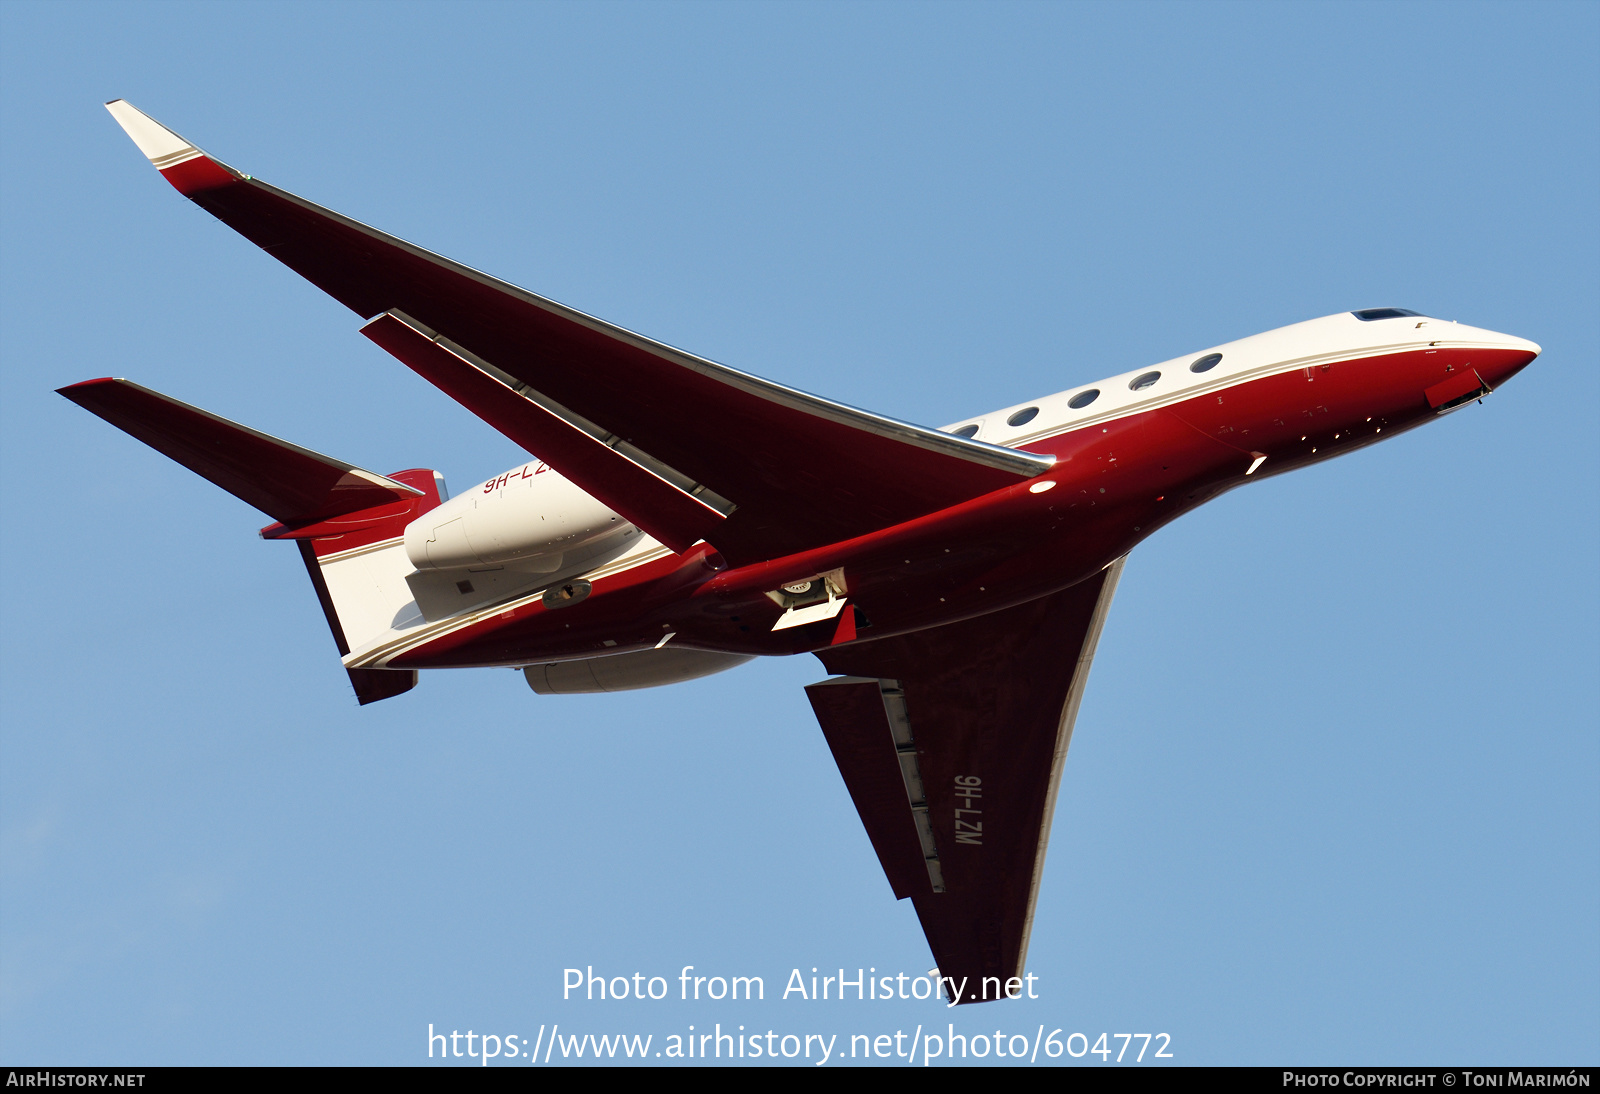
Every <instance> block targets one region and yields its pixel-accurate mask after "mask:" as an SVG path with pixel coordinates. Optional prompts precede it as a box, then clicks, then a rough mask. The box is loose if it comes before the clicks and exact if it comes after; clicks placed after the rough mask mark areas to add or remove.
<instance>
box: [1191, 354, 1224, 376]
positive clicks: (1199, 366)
mask: <svg viewBox="0 0 1600 1094" xmlns="http://www.w3.org/2000/svg"><path fill="white" fill-rule="evenodd" d="M1221 363H1222V354H1220V353H1208V354H1206V355H1205V356H1204V357H1200V358H1197V359H1196V360H1195V363H1194V364H1192V365H1190V366H1189V371H1190V372H1205V371H1207V370H1208V369H1214V368H1216V367H1217V366H1218V365H1220V364H1221Z"/></svg>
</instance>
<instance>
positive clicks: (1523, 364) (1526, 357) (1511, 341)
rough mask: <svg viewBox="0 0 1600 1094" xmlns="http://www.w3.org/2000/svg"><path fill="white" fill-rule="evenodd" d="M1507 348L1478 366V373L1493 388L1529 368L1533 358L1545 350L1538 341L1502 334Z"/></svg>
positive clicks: (1501, 336)
mask: <svg viewBox="0 0 1600 1094" xmlns="http://www.w3.org/2000/svg"><path fill="white" fill-rule="evenodd" d="M1500 338H1502V339H1504V345H1505V348H1504V350H1502V351H1501V352H1499V353H1496V354H1495V355H1494V359H1493V360H1492V361H1486V362H1484V363H1483V364H1482V365H1481V366H1480V367H1479V368H1478V375H1480V376H1482V377H1483V379H1484V382H1485V383H1487V384H1488V385H1489V386H1490V387H1491V388H1495V387H1499V386H1500V385H1501V384H1503V383H1505V382H1506V381H1507V380H1509V379H1511V377H1513V376H1515V375H1516V374H1517V373H1519V372H1521V371H1522V370H1523V369H1525V368H1527V367H1528V365H1530V364H1531V363H1532V362H1533V359H1534V358H1535V357H1537V356H1539V354H1540V353H1542V352H1544V351H1543V350H1542V349H1541V348H1540V346H1539V343H1537V342H1530V341H1528V340H1527V339H1526V338H1517V337H1515V336H1514V335H1510V334H1502V335H1500Z"/></svg>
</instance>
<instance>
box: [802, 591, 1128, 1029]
mask: <svg viewBox="0 0 1600 1094" xmlns="http://www.w3.org/2000/svg"><path fill="white" fill-rule="evenodd" d="M1122 566H1123V560H1121V559H1119V560H1118V561H1116V562H1115V563H1113V564H1112V565H1110V566H1108V567H1107V568H1106V569H1105V570H1102V571H1101V572H1100V573H1099V574H1096V575H1095V576H1094V577H1092V578H1090V579H1088V580H1087V581H1083V582H1080V583H1079V584H1077V585H1075V586H1073V587H1072V588H1069V589H1066V590H1064V591H1062V592H1059V593H1053V594H1051V595H1050V596H1046V597H1043V598H1041V599H1039V600H1035V601H1031V602H1029V603H1026V604H1021V605H1018V606H1016V607H1013V608H1008V609H1005V610H1003V611H998V612H994V613H992V614H990V615H985V616H980V617H978V618H976V619H969V620H965V621H963V622H959V623H951V624H948V625H946V626H943V627H935V628H931V629H929V630H925V631H917V632H915V633H912V634H907V635H902V636H900V637H897V638H886V639H880V640H878V641H874V642H863V643H860V644H851V645H845V646H839V647H837V648H833V649H829V650H826V651H824V652H820V653H819V654H818V655H817V656H818V657H820V658H821V659H822V663H823V664H824V665H825V666H826V667H827V669H828V671H829V672H833V673H838V674H840V675H839V676H836V677H834V678H833V679H830V680H824V681H822V682H820V683H816V684H812V685H810V686H809V687H807V688H806V693H807V696H808V697H809V698H810V700H811V705H812V708H813V709H814V710H815V711H816V715H817V720H818V721H819V722H820V723H821V725H822V731H823V734H824V735H825V736H826V737H827V740H828V745H829V747H830V748H831V749H832V751H833V755H834V759H835V760H836V761H837V762H838V764H839V770H840V772H841V773H842V774H843V776H844V781H845V785H846V787H847V788H848V789H849V791H850V796H851V798H852V800H853V801H854V802H855V805H856V810H857V812H859V813H860V815H861V820H862V823H863V824H864V825H865V826H866V829H867V836H868V838H870V839H871V841H872V846H873V849H874V850H875V851H876V852H877V854H878V860H879V861H880V862H881V863H882V864H883V869H884V873H885V874H887V875H888V878H889V884H890V886H891V887H892V888H893V889H894V894H895V896H896V897H898V898H902V899H903V898H905V897H910V898H911V902H912V903H913V904H914V905H915V906H916V909H917V916H918V918H919V919H920V920H921V921H922V929H923V932H924V933H925V934H926V935H927V938H928V945H929V947H930V948H931V949H932V950H933V956H934V959H935V960H936V961H937V962H938V965H939V972H940V975H941V976H943V977H948V978H950V979H951V981H952V983H953V985H954V988H955V989H957V990H960V991H961V1001H962V1002H980V1001H982V1000H983V999H984V998H989V999H994V998H997V997H998V996H999V993H1000V992H1003V991H1004V990H1005V983H1006V980H1007V979H1008V978H1010V977H1020V976H1022V975H1023V971H1024V968H1025V962H1026V959H1027V951H1028V935H1029V932H1030V930H1031V928H1032V926H1033V908H1034V901H1035V900H1036V899H1037V897H1038V893H1039V879H1040V876H1041V874H1042V872H1043V868H1044V855H1045V846H1046V844H1047V843H1048V841H1049V835H1050V818H1051V815H1052V814H1053V813H1054V812H1055V799H1056V790H1057V787H1058V785H1059V783H1060V780H1061V770H1062V764H1063V762H1064V761H1065V760H1066V755H1067V745H1068V744H1069V743H1070V742H1071V740H1072V724H1073V721H1074V719H1075V718H1076V717H1077V713H1078V704H1079V702H1080V701H1081V699H1082V697H1083V689H1084V685H1085V684H1086V683H1087V680H1088V676H1089V664H1090V662H1091V661H1092V660H1093V658H1094V650H1095V644H1096V643H1097V642H1098V641H1099V637H1100V629H1101V627H1102V625H1103V623H1104V621H1105V615H1106V610H1107V609H1108V608H1109V607H1110V604H1111V597H1112V594H1113V592H1114V591H1115V589H1116V585H1117V579H1118V577H1119V576H1120V575H1121V573H1122ZM985 978H993V979H992V980H990V981H989V983H988V985H987V989H988V990H987V992H985V987H986V985H985ZM963 985H964V987H963ZM954 993H955V992H954V990H953V991H952V995H953V994H954Z"/></svg>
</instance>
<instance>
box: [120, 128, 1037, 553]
mask: <svg viewBox="0 0 1600 1094" xmlns="http://www.w3.org/2000/svg"><path fill="white" fill-rule="evenodd" d="M108 107H109V108H110V110H111V112H112V114H113V116H115V117H116V118H117V120H118V121H119V122H120V123H121V124H122V126H123V128H124V129H125V130H127V132H128V134H129V136H131V137H132V138H133V139H134V141H135V143H137V144H138V145H139V147H140V149H141V150H142V151H144V153H145V154H146V156H147V157H149V159H150V160H151V162H152V163H153V164H155V166H156V167H157V168H159V169H160V170H161V172H162V174H163V175H165V176H166V177H167V179H168V181H170V182H171V183H172V184H173V185H174V186H175V187H177V188H178V190H180V191H181V192H182V193H183V194H184V195H185V196H186V197H188V198H190V199H191V200H193V201H194V202H195V203H196V204H198V205H200V206H201V207H202V208H204V209H205V210H206V211H207V212H209V213H211V214H212V215H213V216H215V217H216V218H217V219H219V220H221V221H222V222H223V223H225V224H227V225H229V226H230V227H232V228H234V229H235V230H236V231H238V232H239V233H240V234H241V235H243V236H245V237H246V238H248V239H249V240H251V241H252V242H254V243H255V244H257V245H258V246H260V247H261V248H263V249H264V250H266V251H267V252H268V253H269V254H271V255H272V256H273V257H274V258H276V259H278V260H279V261H280V262H282V263H284V264H285V265H287V266H288V267H290V268H291V269H293V270H295V271H296V272H297V273H299V274H301V275H302V276H304V277H305V278H307V279H308V280H309V281H311V282H312V283H313V284H315V285H317V286H318V287H319V288H321V289H323V290H324V291H325V292H327V293H328V294H329V295H331V296H333V297H334V298H335V299H337V300H338V301H340V302H341V303H343V304H344V305H346V306H347V307H349V308H350V309H351V310H353V311H354V312H356V313H357V314H358V315H360V316H361V317H363V318H364V319H367V320H373V319H375V318H378V317H383V316H386V315H388V316H392V317H395V318H397V319H398V320H399V321H400V323H401V324H403V325H404V327H407V328H409V333H408V331H407V330H405V329H401V327H400V326H399V325H397V324H395V323H391V322H388V321H385V322H383V323H380V324H379V325H378V326H377V327H376V328H374V329H373V330H369V331H368V333H369V336H372V337H373V340H374V341H377V342H379V344H381V345H384V346H385V348H386V349H389V350H390V351H391V352H394V353H395V354H396V356H399V357H400V358H401V360H403V361H405V362H406V363H407V364H408V365H411V367H413V368H415V369H417V371H419V372H421V373H422V374H423V375H424V376H426V377H427V378H428V379H429V380H431V381H433V382H434V383H436V384H438V385H439V386H441V387H442V388H443V389H444V390H445V391H446V392H447V393H449V394H450V395H452V397H454V398H456V399H458V400H459V401H461V402H462V403H463V405H465V406H467V407H468V408H469V409H471V410H473V411H474V412H475V413H477V414H478V415H479V416H481V417H483V418H485V420H487V421H488V422H489V423H490V424H492V425H494V426H495V427H496V428H498V429H500V430H501V431H502V432H505V433H506V434H507V435H508V436H510V437H512V439H513V440H515V441H517V442H518V443H519V444H521V445H523V446H524V447H526V448H528V449H529V450H530V451H532V452H534V453H535V454H537V455H538V456H539V457H540V458H542V459H545V460H546V461H547V462H549V463H550V464H551V466H553V467H555V468H556V469H557V470H558V471H560V472H561V473H562V474H564V475H566V476H568V477H569V478H571V479H572V480H573V481H574V482H578V483H580V484H581V485H584V488H585V489H586V490H590V491H591V492H592V493H594V494H595V496H597V497H599V498H600V500H601V501H603V502H605V503H606V504H608V505H611V506H612V507H613V508H614V509H617V510H618V511H628V512H630V513H632V514H633V516H634V517H636V518H637V519H636V521H635V522H636V523H638V524H639V525H640V526H641V527H643V528H644V529H645V530H646V531H648V532H650V533H651V534H652V535H656V536H657V538H659V539H660V540H661V541H662V542H664V543H683V542H685V537H688V541H689V542H692V541H693V540H694V539H696V538H706V539H707V540H708V542H711V543H712V544H713V546H715V547H717V548H718V549H719V550H720V551H722V552H723V554H724V555H726V556H727V557H728V559H729V561H730V562H733V563H734V564H736V565H737V564H742V563H745V562H753V561H760V560H763V559H768V558H775V557H779V556H782V555H786V554H791V553H793V552H796V551H802V550H807V549H809V548H812V547H817V546H821V545H824V544H827V543H834V542H838V541H841V540H845V539H850V538H852V537H855V536H858V535H863V534H866V533H868V532H872V531H875V530H877V529H879V528H883V527H886V526H888V525H891V524H896V523H900V522H902V521H905V520H910V519H912V518H914V517H918V516H922V515H924V514H926V513H930V512H934V511H936V510H938V509H943V508H946V507H948V506H951V505H955V504H959V503H960V502H963V501H967V500H969V499H971V498H974V497H977V496H979V495H981V494H985V493H989V492H991V491H993V490H997V489H1001V488H1003V487H1007V486H1011V485H1014V484H1015V483H1017V482H1018V481H1021V480H1023V479H1026V478H1029V477H1031V476H1034V475H1037V474H1040V473H1041V472H1043V471H1045V470H1047V469H1048V468H1049V467H1050V466H1051V463H1052V459H1051V457H1048V456H1039V455H1035V454H1033V453H1029V452H1021V451H1016V450H1012V449H1007V448H1001V447H998V446H995V445H989V444H985V443H983V442H981V441H973V440H969V439H966V438H962V437H955V436H952V435H950V434H947V433H941V432H939V431H937V430H932V429H927V428H924V427H921V426H916V425H911V424H909V423H905V422H900V421H896V420H894V419H890V418H885V417H883V416H881V415H876V414H872V413H869V412H867V411H863V410H858V409H855V408H853V407H849V406H845V405H843V404H840V403H835V402H832V401H830V400H827V399H822V398H819V397H817V396H814V395H809V394H807V393H805V392H802V391H797V390H795V389H793V388H788V387H785V386H783V385H781V384H776V383H773V382H771V381H768V380H763V379H761V378H759V377H756V376H752V375H749V374H747V373H743V372H739V371H738V370H735V369H731V368H728V367H726V366H724V365H719V364H716V363H715V362H712V361H708V360H706V359H704V358H701V357H696V356H694V355H693V354H689V353H685V352H684V351H682V350H677V349H673V348H672V347H670V346H666V345H663V344H661V343H659V342H655V341H652V340H651V339H648V338H645V337H643V336H641V335H638V334H634V333H632V332H631V331H627V330H624V329H623V328H621V327H617V326H614V325H612V324H609V323H605V322H603V321H601V320H598V319H595V318H594V317H592V316H589V315H585V314H583V313H582V312H579V311H576V310H574V309H572V308H568V307H566V306H564V305H561V304H558V303H556V302H554V301H552V300H548V299H545V298H544V297H541V296H537V295H535V294H533V293H530V292H528V291H526V290H524V289H520V288H518V287H516V286H514V285H511V284H508V283H506V282H504V281H500V280H498V279H496V278H493V277H490V276H488V275H486V274H483V273H480V272H478V271H476V270H473V269H471V268H469V267H467V266H463V265H461V264H460V263H457V262H452V261H451V260H449V259H446V258H443V257H441V256H439V255H436V254H433V253H432V252H429V251H426V250H424V249H423V248H421V247H417V246H415V245H413V244H410V243H407V242H405V241H404V240H401V239H397V238H395V237H394V236H390V235H387V234H385V233H383V232H380V231H378V230H376V229H374V228H371V227H368V226H367V225H364V224H361V223H359V222H357V221H354V220H351V219H350V218H348V217H344V216H341V215H339V214H338V213H335V212H333V211H331V210H329V209H325V208H322V207H321V206H319V205H315V204H313V203H311V202H309V201H306V200H305V199H304V198H300V197H297V196H295V195H293V194H290V193H287V192H285V191H283V190H279V189H277V188H276V187H273V186H269V185H268V184H266V183H264V182H261V181H259V180H257V179H254V178H251V177H249V176H246V175H242V174H240V173H239V172H237V171H235V170H234V169H232V168H230V167H228V166H227V165H225V164H222V163H220V162H218V161H216V160H214V159H212V158H210V157H208V156H206V155H205V154H204V153H203V152H201V151H200V150H199V149H198V148H196V147H194V146H193V145H191V144H189V143H188V142H187V141H185V140H183V138H181V137H179V136H177V135H176V134H174V133H172V132H171V131H170V130H167V129H166V128H165V127H163V126H161V125H159V124H158V123H156V122H155V121H153V120H152V119H150V118H149V117H147V116H146V115H144V114H141V113H139V112H138V111H137V110H135V109H134V108H133V107H131V106H129V105H128V104H127V103H125V102H122V101H120V100H119V101H117V102H114V103H110V104H108ZM418 334H420V336H421V337H422V338H424V339H427V340H430V341H433V342H434V343H435V344H436V345H439V346H443V347H445V348H446V349H447V350H449V351H450V353H451V354H453V356H454V358H455V360H450V359H447V358H445V357H441V356H439V355H438V354H437V353H434V352H432V351H430V350H429V349H428V348H427V347H426V346H419V345H417V344H416V336H417V335H418ZM397 347H402V348H397ZM408 352H409V353H410V356H408V355H407V353H408ZM419 362H421V363H420V364H419ZM463 363H465V365H466V366H468V367H469V368H471V369H475V370H477V373H478V374H479V375H476V376H473V375H467V374H465V373H462V372H461V366H462V364H463ZM484 377H487V378H488V381H489V382H484V381H483V378H484ZM530 403H531V404H534V405H536V406H537V407H539V408H542V409H543V410H545V411H547V412H548V413H546V414H538V413H533V412H530V411H529V410H528V407H527V406H526V405H525V404H530ZM573 428H577V429H579V430H580V431H582V432H585V433H587V434H588V435H589V436H591V437H593V438H596V439H598V440H599V441H600V442H601V443H600V444H599V445H598V446H595V445H584V444H581V443H578V444H574V443H571V441H572V439H571V437H570V436H569V433H570V430H571V429H573ZM625 465H631V466H625ZM633 467H643V468H644V469H646V470H647V471H648V472H649V473H651V474H653V475H655V476H656V477H658V478H660V479H662V480H663V481H664V482H666V483H668V484H669V486H670V487H671V489H673V490H676V491H678V492H679V493H681V494H683V495H684V497H683V498H679V497H676V496H674V495H673V494H671V493H670V492H662V491H655V490H649V489H647V490H644V491H642V492H641V491H639V490H637V489H634V488H632V487H630V488H627V489H620V488H618V487H617V486H616V480H619V479H621V480H627V481H629V482H634V483H635V485H637V482H636V480H637V479H638V476H637V475H636V474H635V473H634V471H633ZM703 508H704V509H708V510H709V512H702V511H701V509H703ZM712 536H714V537H715V538H714V539H713V538H712Z"/></svg>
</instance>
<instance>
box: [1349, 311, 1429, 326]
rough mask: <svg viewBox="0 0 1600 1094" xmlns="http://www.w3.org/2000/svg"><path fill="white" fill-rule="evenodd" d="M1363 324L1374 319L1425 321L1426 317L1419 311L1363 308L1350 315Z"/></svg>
mask: <svg viewBox="0 0 1600 1094" xmlns="http://www.w3.org/2000/svg"><path fill="white" fill-rule="evenodd" d="M1350 314H1351V315H1353V316H1355V317H1356V318H1357V319H1359V320H1361V321H1362V322H1363V323H1370V322H1372V321H1373V320H1374V319H1413V318H1414V319H1426V318H1427V316H1425V315H1423V314H1422V313H1421V312H1419V311H1411V310H1410V309H1408V308H1363V309H1362V310H1361V311H1353V312H1351V313H1350Z"/></svg>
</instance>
